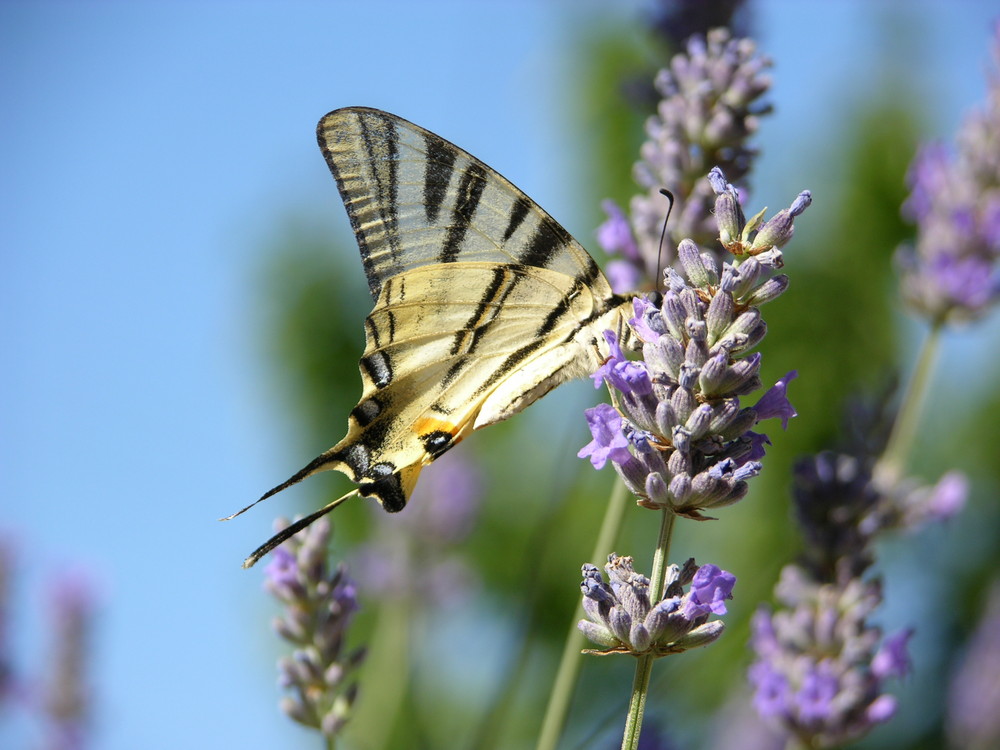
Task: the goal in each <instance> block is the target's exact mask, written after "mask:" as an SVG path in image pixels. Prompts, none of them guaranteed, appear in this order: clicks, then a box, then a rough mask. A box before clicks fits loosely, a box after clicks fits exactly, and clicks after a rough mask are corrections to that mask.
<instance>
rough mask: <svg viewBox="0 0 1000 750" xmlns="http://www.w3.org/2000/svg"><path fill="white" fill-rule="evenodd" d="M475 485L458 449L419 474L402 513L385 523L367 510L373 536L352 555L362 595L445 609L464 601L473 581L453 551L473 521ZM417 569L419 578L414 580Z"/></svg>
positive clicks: (478, 493) (478, 495)
mask: <svg viewBox="0 0 1000 750" xmlns="http://www.w3.org/2000/svg"><path fill="white" fill-rule="evenodd" d="M481 485H482V480H481V478H480V473H479V471H478V469H477V467H476V465H475V464H474V462H473V461H472V459H471V458H470V456H469V454H468V452H467V449H466V447H465V446H464V444H462V445H459V446H458V447H457V448H456V449H454V450H452V451H450V452H449V453H448V454H447V455H446V456H442V457H441V458H440V459H439V460H438V461H436V462H435V463H434V464H433V465H431V466H429V467H428V468H427V469H426V470H425V471H424V473H423V474H422V475H421V477H420V482H419V483H418V484H417V488H416V490H415V491H414V493H413V497H412V498H411V500H410V502H409V503H407V506H406V510H405V511H404V512H403V513H399V514H396V515H393V516H391V517H390V516H387V515H386V514H385V513H384V512H382V511H381V510H380V509H378V508H377V507H376V506H373V513H372V519H373V523H374V524H375V531H374V533H373V535H372V537H371V539H370V540H369V541H368V542H366V543H365V544H363V545H360V546H359V547H358V548H357V549H356V550H355V552H354V554H353V555H352V558H353V561H354V565H353V569H354V570H357V571H358V577H359V580H360V582H361V584H362V585H363V587H364V590H365V591H366V592H367V593H370V594H371V595H374V596H379V597H408V598H409V597H415V599H416V600H418V601H422V602H425V603H427V604H428V605H449V606H450V605H453V604H455V603H456V602H458V601H460V600H462V599H464V598H467V597H468V596H469V595H470V594H471V593H472V592H473V591H474V590H475V588H476V587H477V585H478V577H477V575H476V573H475V570H473V569H472V568H471V567H470V566H469V565H468V564H467V563H466V562H465V561H464V559H463V557H462V556H461V555H458V554H456V553H455V552H454V548H455V547H457V546H458V545H460V544H462V542H464V541H465V540H466V539H467V538H468V536H469V535H470V534H471V533H472V531H473V529H474V527H475V525H476V522H477V521H478V517H479V510H480V506H481V499H482V486H481ZM418 569H419V570H420V571H421V574H420V575H419V576H416V577H414V576H413V574H412V572H413V571H414V570H418Z"/></svg>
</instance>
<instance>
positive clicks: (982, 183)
mask: <svg viewBox="0 0 1000 750" xmlns="http://www.w3.org/2000/svg"><path fill="white" fill-rule="evenodd" d="M993 54H994V57H995V58H996V63H997V64H998V65H1000V24H998V25H997V27H996V31H995V36H994V40H993ZM997 143H1000V74H998V72H997V71H994V74H993V75H992V76H991V77H990V79H989V87H988V92H987V102H986V107H985V109H983V110H982V111H980V112H976V113H974V114H972V115H970V116H969V117H968V118H967V119H966V120H965V122H964V123H963V125H962V128H961V130H960V132H959V135H958V138H957V148H956V149H955V151H954V152H952V151H951V150H950V149H949V148H948V147H947V146H945V145H943V144H940V143H932V144H929V145H928V146H926V147H924V148H923V149H922V150H921V151H920V153H919V154H918V155H917V157H916V159H914V162H913V165H912V167H911V168H910V174H909V182H910V187H911V189H912V193H911V195H910V198H909V199H908V200H907V202H906V203H905V205H904V206H903V213H904V215H905V216H907V217H908V218H910V219H911V220H913V221H914V222H916V224H917V239H916V242H915V243H914V244H913V245H905V246H903V247H901V248H900V249H899V250H898V252H897V259H898V262H899V266H900V270H901V276H902V278H901V283H902V293H903V297H904V299H905V300H906V301H907V302H908V303H909V304H910V306H911V307H912V308H913V309H914V310H915V311H917V312H918V313H920V314H922V315H924V316H926V317H927V318H929V319H930V320H931V321H933V322H935V323H943V322H946V321H950V320H962V319H974V318H978V317H981V316H982V315H984V314H985V313H986V312H987V311H988V310H989V309H991V308H992V306H993V305H994V304H995V303H996V301H997V300H998V299H1000V270H998V268H997V259H998V257H1000V157H998V156H997V152H998V148H997Z"/></svg>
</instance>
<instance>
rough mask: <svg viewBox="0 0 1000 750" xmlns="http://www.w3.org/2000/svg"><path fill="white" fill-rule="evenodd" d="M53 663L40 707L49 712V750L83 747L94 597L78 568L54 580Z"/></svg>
mask: <svg viewBox="0 0 1000 750" xmlns="http://www.w3.org/2000/svg"><path fill="white" fill-rule="evenodd" d="M51 596H52V613H53V623H54V629H55V632H54V637H53V648H52V651H51V654H52V662H51V667H50V670H51V671H50V672H49V676H48V679H47V681H46V685H45V693H44V704H43V709H44V711H45V713H46V714H47V715H48V717H49V730H50V731H49V740H48V742H47V744H46V747H47V748H50V749H51V750H81V748H83V747H85V746H86V745H87V733H88V729H89V727H88V722H89V719H90V715H91V697H90V696H91V690H90V685H89V684H88V672H89V664H88V661H89V656H90V637H91V628H92V623H93V618H94V608H95V600H94V594H93V590H92V584H91V583H90V582H89V581H88V580H87V579H86V578H85V577H84V575H83V574H82V573H80V572H73V571H71V572H69V573H67V574H65V575H63V576H62V577H61V578H59V579H58V580H57V581H55V583H54V585H53V588H52V592H51Z"/></svg>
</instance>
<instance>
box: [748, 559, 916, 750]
mask: <svg viewBox="0 0 1000 750" xmlns="http://www.w3.org/2000/svg"><path fill="white" fill-rule="evenodd" d="M775 594H776V596H777V598H778V601H779V603H780V605H781V608H780V609H779V610H778V611H777V612H776V613H774V614H771V613H770V612H768V611H767V610H765V609H761V610H760V611H758V613H757V615H756V616H755V617H754V621H753V640H752V644H753V648H754V650H755V651H756V653H757V657H758V658H757V660H756V661H755V662H754V664H753V665H752V666H751V667H750V673H749V676H750V682H751V684H752V685H753V687H754V689H755V695H754V706H755V707H756V709H757V711H758V713H759V714H760V715H761V717H763V718H764V719H765V720H770V721H772V722H774V723H776V724H778V725H780V727H781V728H783V729H784V730H785V731H786V732H788V733H789V734H790V735H792V736H794V737H796V738H797V739H798V740H799V741H800V742H801V744H802V746H803V747H811V748H819V747H837V746H839V745H842V744H844V743H846V742H849V741H852V740H855V739H857V738H859V737H862V736H864V735H865V734H866V733H867V732H868V731H869V730H870V729H872V728H873V727H874V726H876V725H877V724H880V723H882V722H885V721H888V720H889V719H890V718H891V717H892V715H893V714H894V713H895V711H896V700H895V698H894V697H892V696H891V695H888V694H886V693H885V692H884V685H885V682H886V680H888V679H890V678H898V677H902V676H904V675H905V674H906V673H907V672H908V671H909V669H910V662H909V656H908V655H907V652H906V643H907V641H908V639H909V637H910V635H911V632H910V631H903V632H901V633H897V634H895V635H893V636H891V637H889V638H886V639H884V640H883V639H882V634H881V631H880V630H879V629H878V628H876V627H874V626H872V625H870V624H869V623H868V618H869V616H870V615H871V613H872V612H873V611H874V610H875V609H876V608H877V607H878V606H879V605H880V604H881V602H882V593H881V586H880V585H879V583H878V582H877V581H870V582H864V581H862V580H861V579H858V578H855V579H851V580H850V581H848V582H846V583H844V584H819V583H817V582H816V581H815V580H813V579H811V578H810V577H809V576H808V575H806V574H805V573H804V571H803V569H802V568H799V567H798V566H795V565H789V566H787V567H786V568H785V569H784V570H783V571H782V574H781V580H780V582H779V583H778V585H777V587H776V589H775Z"/></svg>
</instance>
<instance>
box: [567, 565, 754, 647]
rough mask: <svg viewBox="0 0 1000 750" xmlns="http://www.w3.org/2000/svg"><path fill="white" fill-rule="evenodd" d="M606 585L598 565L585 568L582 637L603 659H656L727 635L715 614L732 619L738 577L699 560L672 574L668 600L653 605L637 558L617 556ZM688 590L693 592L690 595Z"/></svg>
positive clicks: (671, 568) (671, 569)
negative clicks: (731, 601)
mask: <svg viewBox="0 0 1000 750" xmlns="http://www.w3.org/2000/svg"><path fill="white" fill-rule="evenodd" d="M604 569H605V571H606V573H607V575H608V580H607V581H605V579H604V577H603V576H602V575H601V573H600V571H599V570H598V569H597V567H595V566H594V565H590V564H587V565H584V566H583V582H582V583H581V584H580V589H581V591H582V592H583V610H584V612H585V613H586V615H587V618H588V619H586V620H580V622H579V624H578V627H579V629H580V631H581V632H582V633H583V634H584V635H586V636H587V638H589V639H590V640H591V641H593V642H594V643H596V644H597V645H599V646H601V647H602V648H601V649H600V650H598V651H593V652H591V653H599V654H633V655H638V654H646V653H649V654H653V655H654V656H656V657H661V656H666V655H667V654H676V653H681V652H682V651H687V650H689V649H692V648H699V647H701V646H707V645H708V644H709V643H712V642H713V641H715V640H716V639H717V638H718V637H719V636H721V635H722V631H723V629H724V628H725V626H724V624H723V623H722V622H721V621H719V620H712V621H709V617H710V616H711V615H713V614H716V615H723V614H725V613H726V605H725V600H727V599H732V598H733V597H732V591H733V586H735V584H736V577H735V576H734V575H733V574H732V573H729V572H727V571H725V570H721V569H720V568H718V567H716V566H715V565H705V566H702V567H700V568H699V567H698V566H697V565H695V563H694V560H693V559H692V560H688V561H687V562H686V563H685V564H684V565H683V566H677V565H671V566H669V567H668V568H667V574H666V587H665V589H664V596H663V599H661V600H660V601H659V602H650V601H649V579H648V578H646V576H644V575H641V574H640V573H637V572H636V571H635V570H634V569H633V567H632V558H631V557H619V556H618V555H615V554H612V555H610V556H609V557H608V564H607V565H606V566H605V567H604ZM685 587H687V588H688V589H689V590H688V591H687V592H686V593H685V590H684V589H685Z"/></svg>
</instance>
